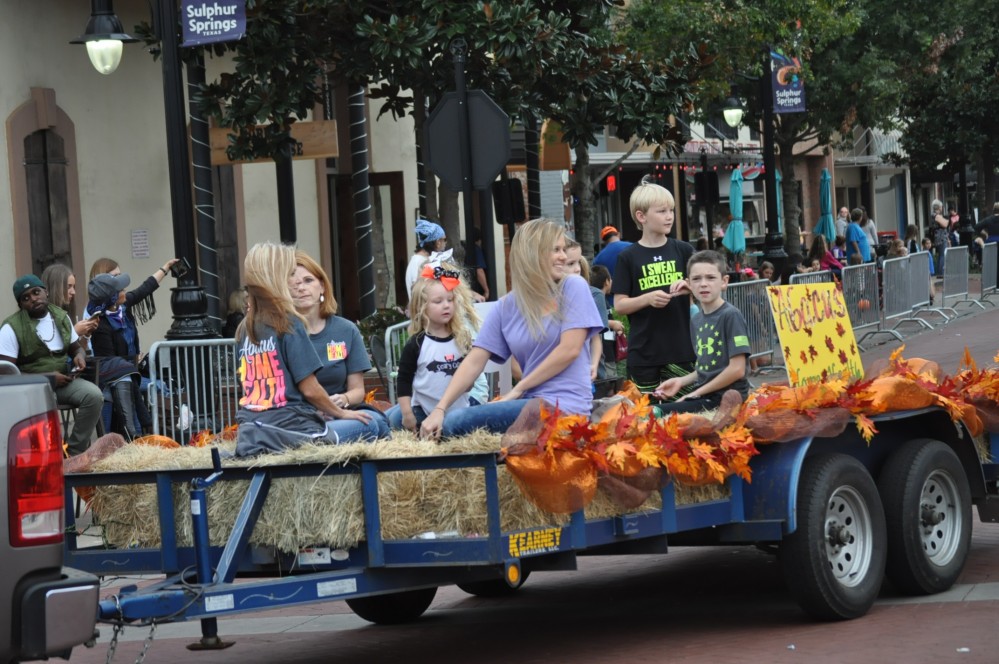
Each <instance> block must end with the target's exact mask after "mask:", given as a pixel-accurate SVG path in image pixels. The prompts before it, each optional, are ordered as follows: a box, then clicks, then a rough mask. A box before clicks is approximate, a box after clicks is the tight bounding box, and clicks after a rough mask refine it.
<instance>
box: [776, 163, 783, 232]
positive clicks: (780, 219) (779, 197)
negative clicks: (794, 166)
mask: <svg viewBox="0 0 999 664" xmlns="http://www.w3.org/2000/svg"><path fill="white" fill-rule="evenodd" d="M774 179H775V180H776V181H777V187H776V189H777V230H779V231H780V232H781V233H783V232H784V203H783V200H782V199H783V198H784V187H783V185H781V180H782V179H783V178H781V176H780V171H777V172H776V174H775V178H774Z"/></svg>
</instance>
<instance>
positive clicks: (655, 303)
mask: <svg viewBox="0 0 999 664" xmlns="http://www.w3.org/2000/svg"><path fill="white" fill-rule="evenodd" d="M673 210H674V202H673V195H672V194H671V193H670V192H669V190H668V189H666V188H665V187H661V186H659V185H657V184H653V183H651V182H646V181H645V180H644V179H643V181H642V183H641V184H640V185H638V186H637V187H635V190H634V191H633V192H632V193H631V216H632V218H633V219H634V220H635V223H636V224H638V227H639V228H640V229H641V230H642V238H641V239H640V240H639V241H638V242H636V243H635V244H633V245H631V246H630V247H628V248H627V249H625V250H624V251H622V252H621V253H620V255H619V256H618V259H617V266H616V268H615V270H614V280H613V292H614V310H615V311H617V312H618V313H621V314H625V315H627V316H628V319H629V322H630V323H631V330H630V332H629V334H628V379H629V380H631V381H632V382H633V383H635V385H636V386H637V387H638V389H639V390H641V391H642V392H653V391H654V390H655V389H656V388H657V387H658V386H659V384H660V383H662V382H663V381H664V380H667V379H669V378H674V377H680V376H686V375H687V374H688V373H690V372H691V371H693V369H694V358H695V356H694V348H693V346H692V345H691V342H690V297H689V295H688V294H687V293H686V292H684V293H676V294H673V293H671V292H670V287H671V285H672V284H674V283H676V282H679V281H682V280H683V279H684V277H685V273H684V270H685V269H686V265H687V261H688V260H689V259H690V257H691V256H692V255H693V253H694V248H693V247H692V246H690V245H689V244H687V243H686V242H683V241H682V240H671V239H670V238H669V237H667V236H668V235H669V233H670V231H672V230H673ZM683 393H684V392H680V394H683Z"/></svg>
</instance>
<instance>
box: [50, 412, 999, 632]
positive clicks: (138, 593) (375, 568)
mask: <svg viewBox="0 0 999 664" xmlns="http://www.w3.org/2000/svg"><path fill="white" fill-rule="evenodd" d="M872 419H874V421H875V422H876V424H877V428H878V433H877V434H876V435H875V437H874V439H873V441H872V442H871V443H870V444H868V443H867V442H865V441H864V440H863V439H862V438H861V437H860V435H859V434H858V433H857V431H856V430H855V428H854V427H848V428H847V430H846V431H844V432H843V433H842V434H841V435H839V436H836V437H834V438H804V439H800V440H796V441H793V442H789V443H776V444H769V445H761V446H760V454H759V456H757V457H755V458H754V459H753V461H752V470H753V478H752V483H746V482H744V481H743V480H741V479H738V478H736V477H732V478H730V479H729V481H728V490H729V491H728V496H727V497H725V498H723V499H717V500H711V501H709V502H702V503H696V504H689V505H677V503H676V499H675V489H674V485H673V484H672V483H670V484H668V485H667V486H665V487H664V488H662V489H661V497H662V508H661V509H657V510H652V511H643V512H638V513H633V514H626V515H621V516H615V517H609V518H600V519H589V520H588V519H586V518H585V516H584V514H583V512H582V511H580V512H576V513H574V514H573V515H572V516H571V518H570V520H569V523H568V524H567V525H564V526H557V527H539V528H531V529H527V530H522V531H514V532H504V531H503V530H502V529H501V526H500V523H501V521H500V500H499V489H498V480H497V473H498V469H499V465H500V464H501V463H502V462H501V461H500V460H499V457H498V455H497V454H494V453H476V454H457V455H447V456H438V457H419V458H405V459H374V460H363V461H358V462H357V463H354V464H349V465H347V466H344V467H330V466H327V465H326V464H311V465H293V466H292V465H281V466H266V467H256V468H247V467H242V466H240V467H222V466H221V465H220V464H219V463H218V461H217V454H216V462H215V468H209V469H196V470H163V471H137V472H126V473H95V474H89V473H88V474H79V475H68V476H67V477H66V486H67V492H66V519H67V523H68V526H69V527H68V528H67V531H68V534H67V537H66V545H65V546H66V564H67V565H70V566H72V567H74V568H77V569H80V570H84V571H87V572H91V573H94V574H97V575H122V574H140V573H141V574H150V573H154V574H157V573H158V574H164V575H166V576H165V578H164V579H163V580H162V581H160V582H158V583H154V584H152V585H149V586H146V587H143V588H137V587H126V588H121V589H120V590H119V593H118V595H116V596H114V597H112V598H109V599H105V600H102V601H101V602H100V609H99V616H100V619H101V620H102V621H105V622H109V623H114V624H116V625H121V624H124V623H131V624H150V623H162V622H170V621H182V620H202V621H203V623H202V624H203V626H206V627H205V628H204V629H205V632H206V634H208V633H210V632H212V630H213V629H214V625H215V621H214V619H215V618H218V617H220V616H228V615H231V614H236V613H243V612H248V611H254V610H263V609H273V608H278V607H286V606H291V605H297V604H305V603H310V602H320V601H326V600H346V602H347V604H348V605H349V606H350V607H351V608H352V609H353V610H354V611H355V613H357V614H358V615H360V616H361V617H362V618H365V619H367V620H370V621H372V622H376V623H380V624H386V623H398V622H404V621H409V620H413V619H416V618H418V617H419V616H420V615H421V614H422V613H423V612H424V611H425V610H426V609H427V608H428V607H429V605H430V603H431V602H432V601H433V598H434V594H435V593H436V589H437V587H439V586H442V585H448V584H457V585H458V586H459V587H461V588H462V589H464V590H466V591H468V592H471V593H473V594H477V595H494V594H501V593H505V592H512V591H513V590H515V589H516V588H517V587H519V586H520V585H521V584H522V583H523V582H524V581H525V579H526V578H527V576H528V575H529V574H530V572H532V571H535V570H574V569H576V558H577V556H580V555H607V554H613V555H619V554H627V553H643V554H649V553H666V552H667V550H668V546H669V544H683V545H711V544H739V543H742V544H747V545H776V549H777V551H778V555H779V556H780V559H781V563H782V568H783V570H784V575H785V577H786V578H787V580H788V584H787V585H788V588H789V592H791V593H792V594H794V596H795V598H796V599H797V601H798V602H799V604H800V605H801V607H802V608H803V609H804V610H805V611H806V612H807V613H808V614H810V615H812V616H814V617H816V618H818V619H826V620H836V619H848V618H855V617H858V616H861V615H863V614H864V613H866V612H867V610H868V609H869V608H870V606H871V605H872V604H873V602H874V600H875V599H876V597H877V595H878V592H879V590H880V587H881V583H882V580H883V579H884V577H885V575H887V576H888V577H890V578H891V579H892V581H893V582H894V583H895V585H896V586H897V587H898V588H900V589H901V590H903V591H905V592H908V593H911V594H930V593H936V592H941V591H943V590H946V589H947V588H949V587H950V586H951V585H952V584H953V583H954V582H955V580H956V579H957V578H958V576H959V574H960V573H961V570H962V569H963V567H964V564H965V561H966V559H967V556H968V551H969V543H970V539H971V509H972V505H976V506H977V507H978V509H979V513H980V516H981V518H982V520H983V521H992V522H994V521H997V520H999V507H997V505H999V489H997V480H999V465H997V464H995V463H991V462H986V463H983V462H982V461H981V460H980V458H981V456H982V454H981V453H980V452H979V450H978V449H977V448H976V445H975V442H974V441H973V440H972V438H971V436H970V435H969V434H968V432H967V430H966V429H965V428H964V427H963V426H962V425H960V424H955V423H954V422H953V421H952V420H951V419H950V417H949V416H948V415H947V413H946V412H945V411H943V410H942V409H939V408H927V409H922V410H918V411H906V412H899V413H890V414H885V415H881V416H877V417H874V418H872ZM988 452H990V453H991V457H990V458H992V459H995V458H997V457H999V439H996V438H993V440H992V442H991V449H990V450H988ZM450 468H481V469H482V471H483V482H484V484H485V501H486V512H487V515H488V532H486V533H483V534H481V535H480V536H475V537H462V536H456V537H439V538H413V539H405V540H390V539H383V537H382V535H381V520H380V514H379V504H378V481H379V475H380V474H381V473H386V472H406V471H416V470H429V469H450ZM329 474H356V475H359V476H360V478H361V489H362V494H363V503H364V519H365V534H366V537H365V540H364V541H363V542H361V543H360V544H359V545H358V546H356V547H353V548H350V549H349V550H336V551H333V552H332V553H331V554H329V552H321V553H322V555H318V554H316V552H312V553H309V552H306V553H305V554H303V553H299V554H292V553H283V552H280V551H277V550H275V549H273V548H270V547H259V546H251V545H250V544H249V541H250V535H251V533H252V531H253V527H254V524H255V523H256V521H257V518H258V517H259V515H260V513H261V510H262V508H263V505H264V501H265V500H266V498H267V493H268V490H269V488H270V486H271V482H273V481H274V480H276V479H280V478H288V477H318V476H320V475H329ZM236 480H242V481H247V482H248V488H247V490H246V493H245V496H244V499H243V503H242V507H241V510H240V512H239V515H238V518H237V520H236V523H235V524H234V527H233V529H232V532H231V535H230V537H229V539H228V541H227V542H226V544H225V545H224V546H210V544H209V539H208V523H207V509H206V505H205V488H206V487H207V486H208V485H210V484H212V483H214V482H225V481H236ZM181 483H183V484H189V485H190V494H191V509H190V512H191V514H190V518H191V519H192V520H193V526H194V528H193V532H194V543H193V545H191V546H180V545H178V542H177V538H176V534H175V531H174V520H175V517H176V516H177V515H176V514H175V507H174V499H173V496H174V492H173V486H174V485H176V484H181ZM98 484H99V485H124V484H154V485H155V486H156V491H157V496H158V505H159V518H160V535H161V546H160V547H159V548H147V549H142V548H126V549H107V548H104V547H92V548H79V547H78V546H77V540H76V537H75V536H74V535H73V533H74V532H75V528H74V527H73V524H74V510H73V498H72V491H70V488H71V487H80V486H94V485H98ZM328 554H329V555H328ZM237 581H238V582H237Z"/></svg>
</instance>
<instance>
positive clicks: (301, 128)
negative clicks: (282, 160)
mask: <svg viewBox="0 0 999 664" xmlns="http://www.w3.org/2000/svg"><path fill="white" fill-rule="evenodd" d="M256 131H259V132H263V131H264V126H263V125H257V128H256ZM230 133H232V130H231V129H229V128H228V127H212V128H211V129H210V130H209V143H211V149H212V153H211V154H212V157H211V158H212V166H232V165H233V164H251V163H257V162H264V161H273V159H271V158H270V157H258V158H256V159H237V160H232V159H229V156H228V155H227V154H226V152H225V150H226V148H227V147H229V134H230ZM291 137H292V138H293V139H294V140H295V144H294V146H293V147H292V150H291V158H292V159H322V158H324V157H336V156H338V154H339V152H338V150H337V140H336V120H317V121H315V122H294V123H292V125H291Z"/></svg>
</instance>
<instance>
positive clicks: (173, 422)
mask: <svg viewBox="0 0 999 664" xmlns="http://www.w3.org/2000/svg"><path fill="white" fill-rule="evenodd" d="M149 379H150V385H149V406H150V413H151V415H152V418H153V433H155V434H159V435H162V436H167V437H169V438H172V439H174V440H176V441H177V442H179V443H181V444H186V443H187V442H188V440H190V438H191V435H192V434H195V433H197V432H198V431H201V430H203V429H208V430H211V431H213V432H216V433H217V432H219V431H221V430H222V429H224V428H226V427H227V426H229V425H231V424H235V423H236V411H237V410H238V408H239V393H240V385H239V372H238V367H237V360H236V342H235V340H233V339H198V340H192V341H158V342H156V343H155V344H153V347H152V348H151V349H150V351H149Z"/></svg>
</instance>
